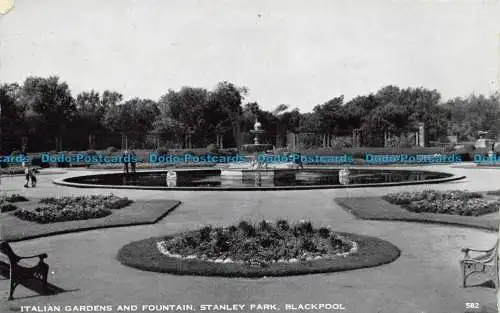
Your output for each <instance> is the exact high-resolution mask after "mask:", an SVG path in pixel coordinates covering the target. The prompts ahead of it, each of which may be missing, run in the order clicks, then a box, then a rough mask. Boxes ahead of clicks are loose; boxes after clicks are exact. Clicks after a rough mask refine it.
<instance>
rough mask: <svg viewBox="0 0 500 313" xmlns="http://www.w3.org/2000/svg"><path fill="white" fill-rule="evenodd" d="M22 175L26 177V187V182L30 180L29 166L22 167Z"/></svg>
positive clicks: (25, 186) (26, 185)
mask: <svg viewBox="0 0 500 313" xmlns="http://www.w3.org/2000/svg"><path fill="white" fill-rule="evenodd" d="M23 165H24V163H23ZM24 176H25V177H26V184H24V188H28V184H29V182H30V170H29V166H25V167H24Z"/></svg>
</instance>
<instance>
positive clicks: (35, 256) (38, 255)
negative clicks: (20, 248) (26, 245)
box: [19, 253, 49, 260]
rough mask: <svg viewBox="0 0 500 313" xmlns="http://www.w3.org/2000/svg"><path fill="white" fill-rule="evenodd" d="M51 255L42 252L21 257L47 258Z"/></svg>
mask: <svg viewBox="0 0 500 313" xmlns="http://www.w3.org/2000/svg"><path fill="white" fill-rule="evenodd" d="M48 257H49V256H48V255H47V253H42V254H37V255H32V256H20V257H19V259H21V260H22V259H33V258H40V260H43V259H46V258H48Z"/></svg>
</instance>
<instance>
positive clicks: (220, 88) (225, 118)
mask: <svg viewBox="0 0 500 313" xmlns="http://www.w3.org/2000/svg"><path fill="white" fill-rule="evenodd" d="M247 92H248V88H246V87H237V86H235V85H234V84H232V83H230V82H227V81H223V82H219V83H218V84H217V86H216V87H215V89H214V90H213V91H212V92H210V98H209V106H210V108H211V109H212V110H213V112H214V113H215V112H216V116H217V118H218V119H219V121H218V122H222V125H224V126H225V127H227V126H230V127H231V129H232V135H233V136H232V137H233V138H232V139H233V140H232V141H233V142H232V143H233V144H236V145H238V146H239V145H240V144H241V142H240V141H241V139H240V132H241V130H240V126H241V125H240V117H241V112H242V107H241V104H242V101H243V99H244V96H245V95H246V94H247ZM218 122H217V123H216V124H218ZM212 125H213V124H212Z"/></svg>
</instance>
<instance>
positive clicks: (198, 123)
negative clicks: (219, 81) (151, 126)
mask: <svg viewBox="0 0 500 313" xmlns="http://www.w3.org/2000/svg"><path fill="white" fill-rule="evenodd" d="M207 106H208V92H207V90H205V89H203V88H193V87H182V88H181V90H180V91H178V92H176V91H174V90H169V91H168V93H167V94H165V95H164V96H162V97H161V98H160V101H159V107H160V112H161V115H162V116H161V119H162V120H164V122H167V121H170V122H169V123H170V125H174V124H173V123H172V120H175V121H176V123H175V128H176V129H179V128H181V129H183V137H184V141H185V146H186V147H191V145H192V144H193V142H192V139H193V138H195V144H196V143H203V142H204V138H205V137H206V128H205V127H206V120H205V119H206V116H205V115H206V112H207V110H206V108H207ZM168 129H170V127H168V128H164V130H168ZM164 136H166V135H164ZM167 137H168V136H167Z"/></svg>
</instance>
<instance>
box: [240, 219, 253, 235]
mask: <svg viewBox="0 0 500 313" xmlns="http://www.w3.org/2000/svg"><path fill="white" fill-rule="evenodd" d="M238 228H239V229H240V230H241V231H243V233H244V234H245V236H247V237H254V236H255V235H256V231H255V227H254V226H253V225H252V224H250V223H248V222H247V221H241V222H240V223H239V224H238Z"/></svg>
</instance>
